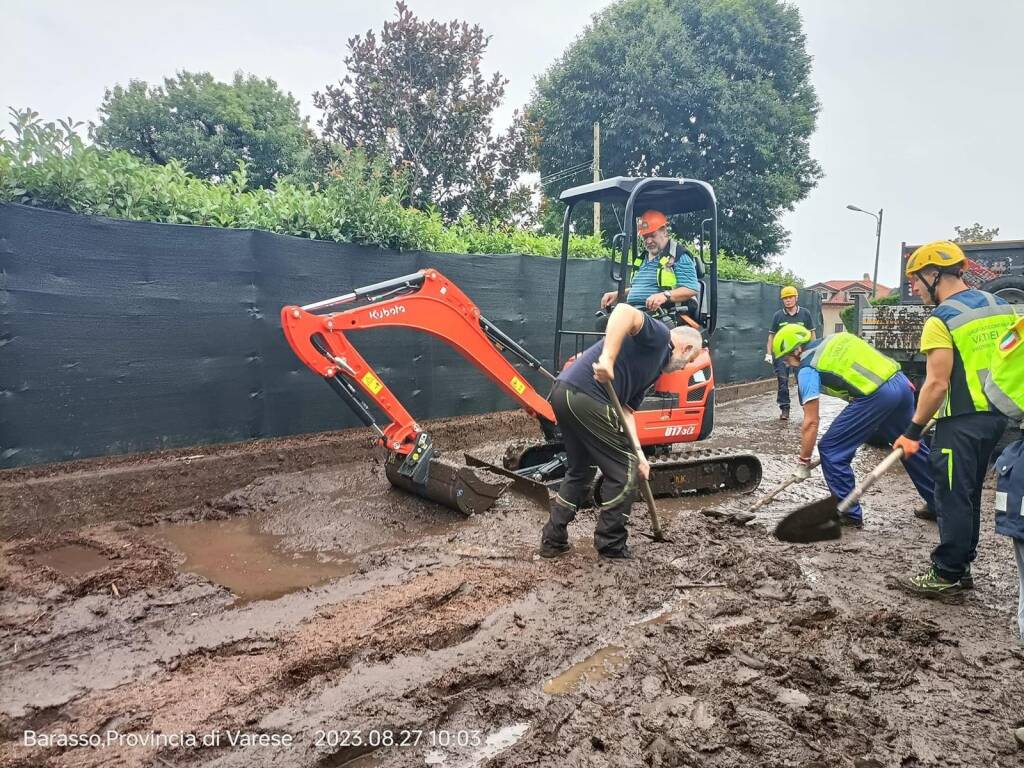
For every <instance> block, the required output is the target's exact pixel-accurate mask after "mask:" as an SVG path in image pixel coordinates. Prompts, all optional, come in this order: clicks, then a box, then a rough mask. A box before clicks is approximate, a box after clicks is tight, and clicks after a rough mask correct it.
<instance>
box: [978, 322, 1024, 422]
mask: <svg viewBox="0 0 1024 768" xmlns="http://www.w3.org/2000/svg"><path fill="white" fill-rule="evenodd" d="M985 396H986V397H987V398H988V401H989V402H990V403H992V405H994V406H995V407H996V408H997V409H998V410H999V412H1000V413H1002V414H1003V415H1004V416H1009V417H1010V418H1011V419H1014V420H1016V421H1024V316H1022V317H1020V318H1018V319H1017V320H1016V321H1015V322H1014V323H1013V324H1012V325H1011V326H1010V327H1009V328H1008V329H1007V331H1006V333H1005V334H1004V335H1003V336H1002V338H1000V339H999V342H998V343H997V344H996V349H995V352H994V353H993V354H992V361H991V366H990V368H989V376H988V379H987V380H986V381H985Z"/></svg>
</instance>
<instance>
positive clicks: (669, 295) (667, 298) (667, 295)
mask: <svg viewBox="0 0 1024 768" xmlns="http://www.w3.org/2000/svg"><path fill="white" fill-rule="evenodd" d="M661 293H662V295H663V296H664V297H665V301H669V302H670V301H672V291H662V292H661Z"/></svg>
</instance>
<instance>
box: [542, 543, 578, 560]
mask: <svg viewBox="0 0 1024 768" xmlns="http://www.w3.org/2000/svg"><path fill="white" fill-rule="evenodd" d="M570 552H572V545H571V544H563V545H561V546H559V545H556V544H541V545H540V551H539V554H540V556H541V557H546V558H548V559H549V560H550V559H552V558H555V557H562V556H563V555H568V554H569V553H570Z"/></svg>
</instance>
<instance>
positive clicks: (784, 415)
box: [779, 408, 789, 421]
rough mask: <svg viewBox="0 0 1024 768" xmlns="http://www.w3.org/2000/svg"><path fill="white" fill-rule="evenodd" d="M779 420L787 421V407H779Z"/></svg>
mask: <svg viewBox="0 0 1024 768" xmlns="http://www.w3.org/2000/svg"><path fill="white" fill-rule="evenodd" d="M779 421H789V408H779Z"/></svg>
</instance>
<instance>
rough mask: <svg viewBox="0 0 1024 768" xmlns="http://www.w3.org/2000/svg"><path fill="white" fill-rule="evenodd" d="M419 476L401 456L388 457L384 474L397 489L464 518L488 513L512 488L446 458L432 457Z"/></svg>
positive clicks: (394, 454)
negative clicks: (411, 471) (501, 496)
mask: <svg viewBox="0 0 1024 768" xmlns="http://www.w3.org/2000/svg"><path fill="white" fill-rule="evenodd" d="M418 464H419V466H418V467H417V472H416V474H415V476H414V475H413V474H412V473H410V472H408V471H405V470H406V469H407V462H406V460H405V457H403V456H401V455H400V454H396V453H392V454H389V455H388V458H387V461H386V462H385V464H384V474H385V475H387V478H388V480H389V481H390V482H391V484H392V485H393V486H395V487H396V488H401V489H402V490H403V491H408V492H409V493H413V494H416V495H417V496H422V497H423V498H425V499H429V500H430V501H434V502H437V503H438V504H442V505H444V506H446V507H448V508H449V509H454V510H456V511H458V512H461V513H462V514H464V515H467V516H468V515H475V514H479V513H481V512H486V511H487V510H488V509H490V508H491V506H492V505H493V504H494V502H495V501H496V500H497V498H498V497H499V496H500V495H501V494H502V493H504V492H505V490H506V489H507V488H508V487H509V485H511V482H512V481H511V480H505V479H503V478H500V477H497V476H496V475H490V477H487V475H488V474H490V473H487V472H486V471H480V470H474V469H471V468H470V467H467V466H463V465H458V464H453V463H450V462H448V461H446V460H444V459H438V458H432V457H428V458H427V459H426V461H424V462H418Z"/></svg>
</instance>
